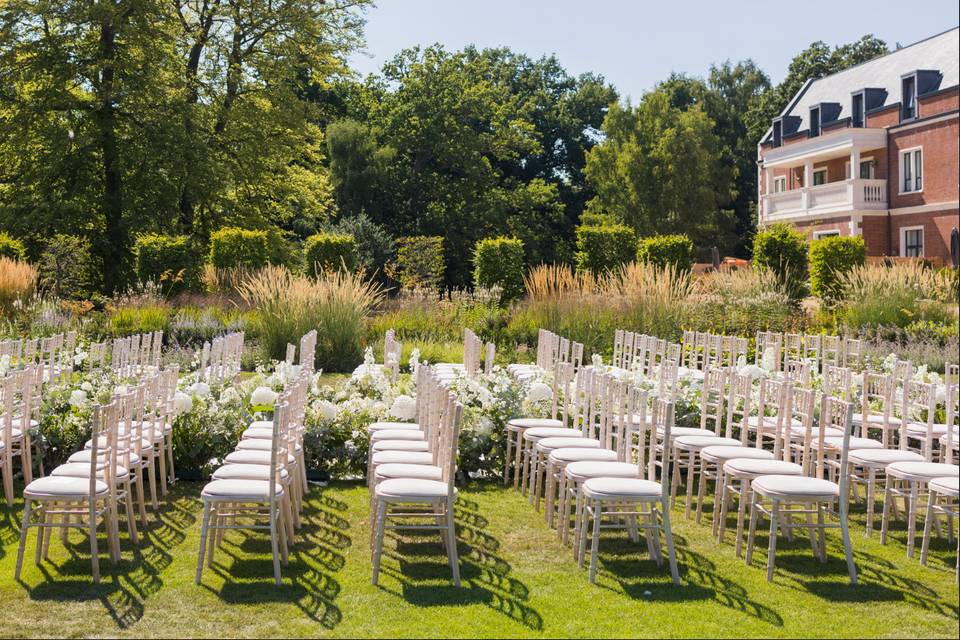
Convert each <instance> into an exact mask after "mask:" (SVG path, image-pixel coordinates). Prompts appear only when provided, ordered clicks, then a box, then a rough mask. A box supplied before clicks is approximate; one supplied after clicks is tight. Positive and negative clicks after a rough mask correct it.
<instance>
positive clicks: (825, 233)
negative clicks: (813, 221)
mask: <svg viewBox="0 0 960 640" xmlns="http://www.w3.org/2000/svg"><path fill="white" fill-rule="evenodd" d="M839 235H840V229H821V230H820V231H814V232H813V239H814V240H819V239H820V238H829V237H830V236H839Z"/></svg>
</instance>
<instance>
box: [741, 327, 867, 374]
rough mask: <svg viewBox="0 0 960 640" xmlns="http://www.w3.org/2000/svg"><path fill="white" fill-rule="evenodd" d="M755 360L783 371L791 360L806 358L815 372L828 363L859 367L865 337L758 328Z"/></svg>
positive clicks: (757, 362)
mask: <svg viewBox="0 0 960 640" xmlns="http://www.w3.org/2000/svg"><path fill="white" fill-rule="evenodd" d="M755 346H756V351H755V360H754V362H755V364H757V365H759V366H764V365H769V367H768V368H771V369H773V370H775V371H784V370H786V368H787V366H788V365H789V363H790V362H792V361H807V362H809V363H811V365H812V367H813V369H814V371H815V372H817V373H819V372H821V371H823V368H824V367H825V366H827V365H832V366H844V367H849V368H853V369H859V368H860V367H862V366H863V341H862V340H860V339H857V338H849V337H844V336H831V335H822V334H810V333H806V334H800V333H780V332H777V331H758V332H757V338H756V343H755Z"/></svg>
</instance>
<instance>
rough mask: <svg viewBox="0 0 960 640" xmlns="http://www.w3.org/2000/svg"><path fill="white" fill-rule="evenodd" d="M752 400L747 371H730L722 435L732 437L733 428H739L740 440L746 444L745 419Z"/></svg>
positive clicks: (751, 384) (749, 377) (751, 389)
mask: <svg viewBox="0 0 960 640" xmlns="http://www.w3.org/2000/svg"><path fill="white" fill-rule="evenodd" d="M752 402H753V378H752V377H751V375H750V374H749V373H743V374H741V373H735V372H731V374H730V382H729V392H728V397H727V430H726V432H725V433H724V435H725V436H726V437H727V438H732V437H734V436H733V429H734V427H737V428H738V429H740V435H739V437H740V442H741V443H743V444H744V445H746V444H747V435H748V434H749V429H748V424H747V420H748V419H749V418H750V406H751V403H752Z"/></svg>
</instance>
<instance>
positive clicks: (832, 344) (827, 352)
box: [821, 335, 846, 367]
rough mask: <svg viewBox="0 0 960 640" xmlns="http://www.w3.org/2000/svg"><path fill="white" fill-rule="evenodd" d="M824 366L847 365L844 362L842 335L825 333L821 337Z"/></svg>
mask: <svg viewBox="0 0 960 640" xmlns="http://www.w3.org/2000/svg"><path fill="white" fill-rule="evenodd" d="M821 349H822V359H823V366H824V367H827V366H828V365H830V366H834V367H846V365H845V364H844V362H843V339H842V338H841V337H840V336H830V335H824V336H823V337H822V338H821Z"/></svg>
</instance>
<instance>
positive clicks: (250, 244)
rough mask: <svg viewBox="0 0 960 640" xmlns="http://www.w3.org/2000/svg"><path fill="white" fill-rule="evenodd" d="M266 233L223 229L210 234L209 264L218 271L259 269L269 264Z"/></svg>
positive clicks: (234, 228) (230, 228)
mask: <svg viewBox="0 0 960 640" xmlns="http://www.w3.org/2000/svg"><path fill="white" fill-rule="evenodd" d="M269 247H270V245H269V237H268V234H267V232H266V231H259V230H254V229H240V228H238V227H225V228H223V229H218V230H217V231H214V232H213V233H212V234H210V263H211V264H212V265H213V266H214V267H216V268H218V269H234V268H237V267H242V268H245V269H259V268H261V267H264V266H266V265H267V263H268V262H269Z"/></svg>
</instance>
